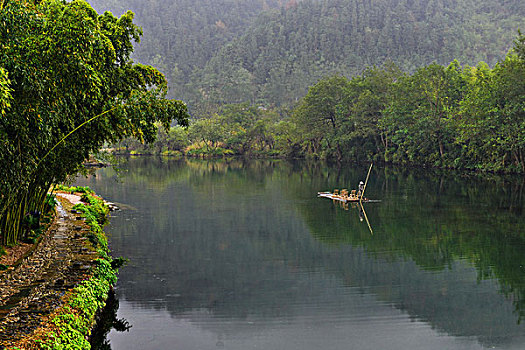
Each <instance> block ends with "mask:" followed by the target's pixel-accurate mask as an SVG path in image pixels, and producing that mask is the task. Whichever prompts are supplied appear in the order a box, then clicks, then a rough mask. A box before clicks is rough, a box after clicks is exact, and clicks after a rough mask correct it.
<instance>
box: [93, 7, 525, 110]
mask: <svg viewBox="0 0 525 350" xmlns="http://www.w3.org/2000/svg"><path fill="white" fill-rule="evenodd" d="M90 3H92V4H93V5H94V7H95V8H96V9H97V10H99V11H102V10H105V9H109V10H111V11H113V12H115V13H118V14H120V13H123V12H124V11H125V10H126V9H131V10H132V11H133V12H135V14H136V22H137V23H138V24H139V25H141V26H142V27H143V29H144V36H143V38H142V42H141V44H140V45H139V46H138V48H137V50H136V51H135V54H134V59H135V60H138V61H140V62H142V63H146V64H152V65H154V66H156V67H158V68H159V69H160V70H161V71H162V72H164V73H165V74H166V76H167V78H168V81H169V82H170V87H171V95H172V96H174V97H177V98H181V99H183V100H185V101H186V102H188V104H189V107H190V109H191V110H192V111H193V112H194V114H199V112H200V114H209V112H210V111H213V110H215V108H216V106H217V105H220V104H223V103H232V102H244V101H251V102H256V103H260V104H264V105H283V104H287V103H289V102H292V101H295V100H296V99H297V98H300V97H302V96H304V95H305V93H306V91H307V89H308V87H309V86H310V85H312V84H314V83H315V82H317V81H318V80H319V79H320V78H322V77H325V76H326V75H329V74H332V73H342V74H344V75H347V76H352V75H354V74H360V73H361V72H362V71H363V69H364V68H365V67H366V66H371V65H382V64H383V63H384V62H385V61H392V62H394V63H396V64H398V65H399V66H400V67H401V68H402V69H403V70H405V71H410V72H413V71H414V70H415V69H416V68H418V67H421V66H424V65H426V64H429V63H431V62H437V63H440V64H448V63H449V62H450V61H452V60H453V59H458V60H459V61H460V63H461V64H470V65H475V64H477V63H478V62H479V61H485V62H487V63H488V64H489V65H491V66H492V65H494V64H495V63H496V62H497V61H498V60H499V59H501V58H503V57H504V55H505V54H506V53H507V51H508V49H509V48H510V47H511V46H512V40H513V38H514V37H515V36H516V34H517V30H518V28H520V27H521V28H522V29H524V28H525V20H524V18H525V2H524V1H523V0H491V1H489V0H420V1H414V0H366V1H362V0H304V1H297V0H214V1H211V0H168V1H162V2H161V1H160V0H149V1H142V0H127V1H123V0H92V1H90Z"/></svg>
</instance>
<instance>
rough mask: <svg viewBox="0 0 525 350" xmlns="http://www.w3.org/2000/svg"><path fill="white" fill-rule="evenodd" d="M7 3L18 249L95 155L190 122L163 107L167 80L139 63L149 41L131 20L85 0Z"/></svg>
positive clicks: (6, 140)
mask: <svg viewBox="0 0 525 350" xmlns="http://www.w3.org/2000/svg"><path fill="white" fill-rule="evenodd" d="M2 4H3V8H2V11H0V67H3V68H4V69H5V71H7V72H8V74H9V79H10V80H11V84H10V87H9V88H10V89H12V91H11V96H12V103H11V106H10V107H9V108H7V109H6V110H4V112H5V113H3V114H2V115H1V119H0V161H1V163H2V164H4V165H5V166H3V167H2V169H1V170H0V176H1V178H2V180H1V181H0V193H2V197H1V198H0V234H1V236H2V237H1V238H2V243H3V244H13V243H15V242H16V240H17V239H18V238H19V236H20V232H21V220H22V217H23V216H24V215H25V214H26V213H27V212H29V211H33V210H39V209H41V207H42V205H43V201H44V198H45V195H46V194H47V192H48V190H49V187H50V186H51V184H52V183H56V182H61V181H63V180H64V179H65V178H66V177H67V176H68V175H71V174H74V173H75V172H76V171H77V170H78V169H79V168H80V167H81V164H82V162H83V161H84V160H85V159H86V158H87V157H88V155H89V154H90V153H91V152H96V151H97V150H98V149H99V148H100V147H101V146H102V145H103V144H104V143H105V142H115V141H118V140H120V139H121V138H123V137H127V136H135V137H137V138H139V139H141V140H143V141H146V142H151V141H153V140H154V138H155V135H156V132H157V126H156V124H155V123H157V122H158V123H160V125H162V126H164V127H168V126H169V124H170V122H171V121H172V119H175V120H177V121H178V122H179V123H181V124H186V123H187V118H188V115H187V112H186V106H185V104H184V103H182V102H180V101H175V100H167V99H165V98H164V96H165V95H166V92H167V82H166V80H165V78H164V76H163V75H162V74H161V73H160V72H158V71H157V70H156V69H154V68H152V67H149V66H144V65H140V64H133V63H132V62H131V60H130V55H131V53H132V51H133V45H132V43H133V41H138V40H139V38H140V35H141V33H142V32H141V30H140V28H138V27H137V26H136V25H135V24H133V13H131V12H127V13H126V14H124V15H123V16H121V17H120V18H116V17H114V16H113V15H112V14H111V13H109V12H106V13H104V14H103V15H101V16H99V15H98V14H97V13H96V12H95V11H94V10H93V9H92V8H91V7H90V5H89V4H87V3H86V2H85V1H82V0H74V1H72V2H69V3H66V2H62V1H55V0H52V1H46V2H39V3H31V2H24V1H20V0H9V1H4V2H2ZM4 81H5V79H4Z"/></svg>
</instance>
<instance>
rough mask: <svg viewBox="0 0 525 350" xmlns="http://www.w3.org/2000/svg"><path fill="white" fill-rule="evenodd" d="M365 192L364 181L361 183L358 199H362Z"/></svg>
mask: <svg viewBox="0 0 525 350" xmlns="http://www.w3.org/2000/svg"><path fill="white" fill-rule="evenodd" d="M364 191H365V183H364V182H363V181H360V182H359V191H358V192H357V197H361V195H362V194H363V192H364Z"/></svg>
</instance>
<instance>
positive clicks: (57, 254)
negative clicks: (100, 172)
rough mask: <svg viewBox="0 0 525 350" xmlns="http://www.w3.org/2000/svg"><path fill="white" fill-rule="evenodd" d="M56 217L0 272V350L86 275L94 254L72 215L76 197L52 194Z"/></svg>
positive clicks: (29, 328) (30, 328) (86, 229)
mask: <svg viewBox="0 0 525 350" xmlns="http://www.w3.org/2000/svg"><path fill="white" fill-rule="evenodd" d="M57 199H58V200H59V204H58V206H57V216H56V218H55V221H54V222H53V223H52V224H51V226H50V227H49V229H48V231H47V233H46V234H45V235H44V237H43V238H42V240H41V242H40V244H38V246H37V247H36V249H34V251H33V252H32V253H31V254H30V255H29V256H27V257H25V258H22V259H21V260H20V261H18V262H16V263H15V264H14V267H13V268H11V269H9V270H7V271H4V272H0V350H1V349H6V348H8V347H9V346H10V345H12V344H14V343H15V342H18V341H20V340H21V339H22V338H24V337H27V336H30V335H31V334H32V333H33V332H34V331H35V330H36V329H37V327H38V326H39V325H40V324H41V323H42V322H43V321H45V320H46V319H47V317H48V315H49V314H51V313H52V312H53V311H54V310H56V309H57V308H58V307H59V306H61V305H62V304H63V303H64V301H63V298H62V296H64V294H65V292H66V291H67V290H69V289H71V288H74V287H75V286H76V285H77V284H78V283H79V282H81V281H82V280H84V279H85V278H86V276H87V275H88V273H89V271H90V269H91V267H92V266H93V265H94V260H95V259H97V258H98V253H97V252H96V251H94V250H92V249H89V248H88V247H89V245H88V239H87V238H86V237H85V236H86V234H87V233H89V227H88V226H87V225H86V224H85V223H84V221H83V218H82V217H80V215H79V214H77V213H75V211H73V212H72V211H71V210H72V207H73V205H74V204H75V203H72V202H71V201H73V202H77V201H79V200H80V197H79V196H74V195H69V197H68V199H66V198H64V197H63V196H57Z"/></svg>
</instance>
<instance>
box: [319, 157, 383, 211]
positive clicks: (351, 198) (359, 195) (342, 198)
mask: <svg viewBox="0 0 525 350" xmlns="http://www.w3.org/2000/svg"><path fill="white" fill-rule="evenodd" d="M372 165H373V164H370V168H369V169H368V174H367V175H366V181H365V183H364V187H363V191H362V192H361V191H356V190H351V191H350V192H348V190H347V189H342V190H341V191H339V190H337V189H336V190H334V192H317V196H318V197H323V198H328V199H331V200H333V201H339V202H342V203H355V202H359V203H362V202H370V201H371V200H370V199H368V198H365V196H364V194H365V190H366V185H367V184H368V178H369V177H370V171H371V170H372Z"/></svg>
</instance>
